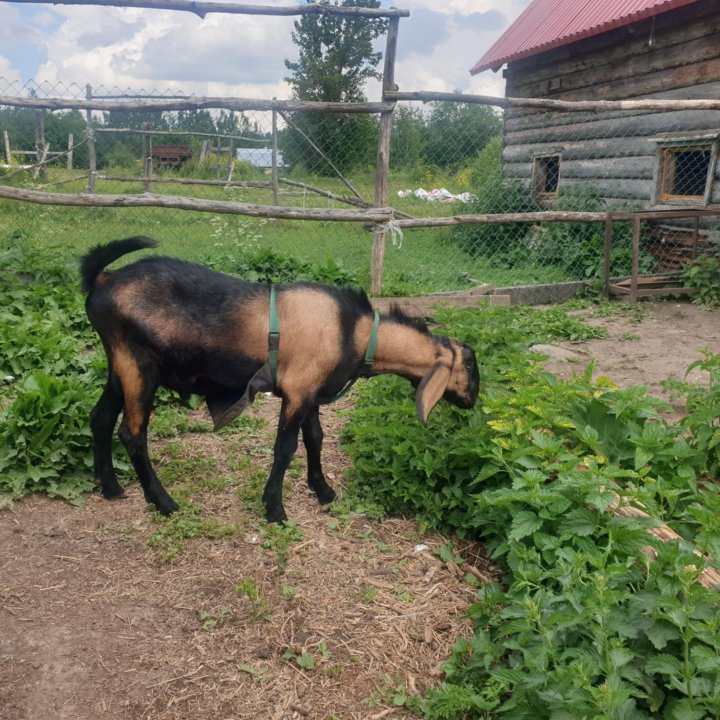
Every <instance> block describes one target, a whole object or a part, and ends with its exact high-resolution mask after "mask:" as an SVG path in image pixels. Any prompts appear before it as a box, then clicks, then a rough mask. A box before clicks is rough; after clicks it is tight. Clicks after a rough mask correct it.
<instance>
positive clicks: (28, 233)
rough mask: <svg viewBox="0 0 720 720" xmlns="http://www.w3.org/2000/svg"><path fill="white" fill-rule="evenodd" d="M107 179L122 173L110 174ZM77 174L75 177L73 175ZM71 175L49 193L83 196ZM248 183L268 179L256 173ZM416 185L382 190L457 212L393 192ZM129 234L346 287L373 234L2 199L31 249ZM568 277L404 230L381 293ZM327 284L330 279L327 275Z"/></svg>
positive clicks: (294, 197)
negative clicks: (323, 274)
mask: <svg viewBox="0 0 720 720" xmlns="http://www.w3.org/2000/svg"><path fill="white" fill-rule="evenodd" d="M114 174H120V173H119V172H116V173H114ZM75 176H77V173H76V174H75ZM70 177H71V173H69V172H68V171H64V170H53V171H51V173H50V177H49V178H48V181H47V184H46V185H45V186H44V187H45V188H46V189H48V190H51V191H56V192H57V191H61V192H68V193H69V192H84V191H85V190H86V180H82V179H81V180H76V181H71V182H65V183H64V184H62V185H56V184H55V183H58V182H60V181H64V180H67V179H69V178H70ZM254 179H267V176H260V177H259V178H254ZM302 181H303V182H306V183H308V184H310V185H314V186H320V185H322V187H324V188H326V189H328V190H330V191H331V192H333V193H336V194H338V195H347V194H349V191H348V189H347V187H346V186H345V185H344V184H343V183H342V182H341V181H339V180H335V179H327V178H303V179H302ZM436 181H437V183H438V185H440V186H443V187H448V189H449V190H450V191H451V192H460V191H461V190H463V189H464V188H462V187H457V185H458V183H457V182H455V185H453V182H454V181H453V179H452V178H446V179H445V181H444V182H443V181H439V180H437V179H436ZM352 183H353V185H354V187H356V188H357V190H358V192H359V193H360V194H361V195H362V196H363V197H365V198H372V194H373V185H372V177H371V176H370V175H361V176H359V177H356V178H353V179H352ZM411 187H412V188H414V187H417V182H415V183H413V182H412V180H411V179H410V178H407V177H402V176H399V177H395V178H393V182H392V183H391V187H390V197H391V203H392V205H393V207H395V208H397V209H398V210H401V211H403V212H406V213H408V214H411V215H415V216H431V215H436V216H437V215H440V216H446V215H450V214H453V213H457V212H463V209H462V206H461V205H459V204H457V203H437V202H435V203H430V202H426V201H422V200H418V199H417V198H414V197H412V196H411V197H405V198H401V197H399V196H398V191H399V190H402V189H408V188H411ZM98 191H99V192H100V193H102V194H135V193H141V192H143V187H142V184H141V183H120V182H117V181H102V180H101V181H98ZM153 191H154V192H156V193H158V194H164V195H182V196H192V197H196V198H202V199H213V200H235V201H239V202H245V203H255V204H271V203H272V196H271V194H270V192H269V191H268V190H264V189H258V188H230V189H226V188H224V187H207V186H182V185H173V184H171V183H162V184H161V183H157V184H156V185H155V186H154V188H153ZM280 203H281V204H282V205H292V206H297V207H321V208H322V207H324V208H331V207H335V208H337V207H348V206H346V205H343V204H340V203H338V202H337V201H333V200H331V199H328V198H324V197H322V196H320V195H318V194H316V193H311V192H303V191H299V192H295V191H293V192H291V193H289V194H283V195H281V196H280ZM133 234H142V235H150V236H152V237H154V238H156V239H157V240H158V241H159V242H160V247H161V250H162V252H164V253H167V254H169V255H175V256H179V257H183V258H185V259H188V260H195V261H202V262H210V263H213V264H215V265H217V266H218V267H219V268H221V269H228V270H230V269H232V266H233V265H234V264H235V261H236V260H238V259H241V258H244V257H249V256H252V255H254V254H256V253H258V252H260V251H267V250H271V251H272V252H273V253H275V254H278V255H281V256H283V257H290V258H294V259H297V260H298V261H301V262H304V263H311V264H313V265H321V266H338V268H339V269H340V271H341V272H343V273H346V274H349V275H350V276H352V279H353V281H354V282H357V283H359V284H361V285H363V286H364V287H368V286H369V279H370V254H371V248H372V232H371V229H370V228H369V227H367V226H363V225H362V224H360V223H340V222H331V221H322V222H317V221H290V220H278V221H274V220H273V221H268V220H263V219H257V218H248V217H244V216H240V215H216V214H211V213H201V212H195V211H182V210H167V209H162V208H127V209H126V208H117V209H114V208H75V207H72V208H71V207H62V206H41V205H31V204H29V203H20V202H15V201H8V200H3V201H0V238H6V239H9V240H10V241H11V242H16V241H21V242H23V243H25V244H27V245H29V246H32V247H38V248H48V247H60V248H63V250H67V251H69V252H71V253H74V254H76V255H77V256H79V255H81V254H82V253H83V251H85V250H86V249H87V248H89V247H91V246H93V245H95V244H97V243H101V242H106V241H109V240H113V239H118V238H121V237H127V236H129V235H133ZM563 279H568V278H567V276H566V275H564V274H563V272H562V271H561V270H560V269H559V268H557V267H552V266H538V265H537V264H534V263H532V262H525V261H517V260H515V261H514V262H513V263H512V265H509V264H507V263H506V264H503V262H502V261H501V260H500V259H498V258H492V257H490V258H489V257H482V256H481V257H471V256H470V255H468V254H467V253H466V252H465V251H463V250H462V248H460V247H458V246H457V245H456V244H455V243H454V242H453V238H452V232H451V230H450V229H448V228H437V229H415V230H409V231H405V233H404V236H403V238H402V241H400V238H396V244H393V242H391V238H390V237H388V242H387V250H386V255H385V274H384V281H383V294H384V295H418V294H425V293H432V292H438V291H446V290H462V289H465V288H468V287H471V286H473V285H478V284H481V283H493V284H495V285H496V286H503V285H513V284H524V283H539V282H554V281H558V280H563ZM329 280H332V277H330V278H329Z"/></svg>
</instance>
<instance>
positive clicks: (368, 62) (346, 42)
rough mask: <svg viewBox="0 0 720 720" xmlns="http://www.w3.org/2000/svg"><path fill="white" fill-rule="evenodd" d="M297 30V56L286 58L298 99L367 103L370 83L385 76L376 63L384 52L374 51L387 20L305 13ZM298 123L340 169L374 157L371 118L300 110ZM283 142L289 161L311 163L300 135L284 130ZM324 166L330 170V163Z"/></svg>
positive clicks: (355, 3)
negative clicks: (366, 91) (371, 80)
mask: <svg viewBox="0 0 720 720" xmlns="http://www.w3.org/2000/svg"><path fill="white" fill-rule="evenodd" d="M307 2H310V0H307ZM320 4H321V5H330V2H329V0H321V2H320ZM332 4H333V5H336V6H341V7H369V8H379V7H380V0H334V2H333V3H332ZM294 28H295V30H294V32H293V33H292V39H293V42H294V43H295V45H297V47H298V49H299V56H298V60H297V62H291V61H289V60H285V67H287V69H288V70H290V72H291V75H290V76H288V77H286V78H285V80H286V81H287V82H288V83H289V84H290V87H291V88H292V90H293V95H294V97H295V98H297V99H298V100H309V101H316V102H363V101H364V100H365V99H366V97H365V84H366V82H367V81H368V80H369V79H370V78H379V77H380V73H379V72H378V71H377V69H376V67H377V64H378V63H379V62H380V59H381V58H382V53H380V52H375V51H374V50H373V41H374V40H376V39H377V38H378V37H380V36H381V35H383V34H384V33H385V32H386V30H387V21H386V20H384V19H382V18H363V17H349V16H344V15H303V16H302V17H301V19H300V20H296V21H295V23H294ZM294 124H295V125H296V127H298V128H299V129H300V130H301V131H302V132H303V133H304V134H305V135H307V136H308V137H309V138H310V139H311V141H312V142H313V143H315V145H317V146H318V147H319V148H320V149H321V150H322V151H323V152H324V153H326V154H327V155H328V156H329V157H330V158H331V159H332V161H333V163H334V164H335V165H336V167H338V168H340V169H343V170H344V169H347V168H350V167H352V166H354V165H357V164H360V163H365V162H371V161H372V158H373V156H374V153H375V148H374V147H373V142H372V136H373V135H374V133H375V130H376V124H375V120H374V119H373V118H371V117H368V116H362V115H346V116H343V115H332V116H331V115H326V114H320V113H312V114H311V113H296V114H295V117H294ZM283 145H284V147H283V151H284V155H285V161H286V162H288V161H289V162H290V163H293V164H296V163H298V162H300V163H302V164H303V165H305V166H310V167H312V164H311V163H309V162H308V161H307V158H308V157H310V154H311V153H312V150H311V149H310V146H309V144H308V143H307V141H305V140H304V139H303V138H302V135H301V134H299V133H296V132H294V131H289V132H286V133H284V134H283ZM313 164H314V163H313ZM317 167H321V166H317ZM325 170H329V168H328V166H327V165H325Z"/></svg>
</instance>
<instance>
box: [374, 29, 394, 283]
mask: <svg viewBox="0 0 720 720" xmlns="http://www.w3.org/2000/svg"><path fill="white" fill-rule="evenodd" d="M399 26H400V19H399V18H396V17H394V18H391V19H390V23H389V25H388V36H387V43H386V45H385V68H384V71H383V96H384V95H385V93H386V92H387V91H395V90H397V87H396V85H395V54H396V51H397V37H398V29H399ZM394 109H395V105H394V103H393V106H392V109H391V110H387V111H385V112H383V113H382V115H381V116H380V137H379V139H378V153H377V165H376V170H375V207H377V208H384V207H387V204H388V176H389V174H390V140H391V137H392V124H393V117H394ZM386 234H387V231H386V227H385V225H384V224H377V225H376V226H375V230H374V232H373V246H372V258H371V261H370V289H371V291H372V292H373V293H375V294H376V295H379V294H380V293H381V292H382V281H383V266H384V264H385V236H386Z"/></svg>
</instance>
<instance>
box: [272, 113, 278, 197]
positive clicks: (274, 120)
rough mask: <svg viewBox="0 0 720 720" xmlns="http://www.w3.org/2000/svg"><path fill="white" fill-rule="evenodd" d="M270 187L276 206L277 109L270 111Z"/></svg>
mask: <svg viewBox="0 0 720 720" xmlns="http://www.w3.org/2000/svg"><path fill="white" fill-rule="evenodd" d="M272 188H273V205H275V206H277V205H278V203H279V200H278V197H279V183H278V137H277V110H273V111H272Z"/></svg>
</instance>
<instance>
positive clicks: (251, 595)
mask: <svg viewBox="0 0 720 720" xmlns="http://www.w3.org/2000/svg"><path fill="white" fill-rule="evenodd" d="M235 592H236V593H237V594H238V597H245V598H247V600H248V602H249V603H250V617H251V618H252V619H253V620H256V621H257V620H265V621H270V620H272V615H273V609H272V605H271V604H270V601H269V600H268V599H267V598H266V597H265V595H263V593H262V592H261V591H260V588H258V586H257V583H256V582H255V580H254V579H253V578H246V579H245V580H243V581H242V582H241V583H240V584H239V585H237V586H236V588H235Z"/></svg>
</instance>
